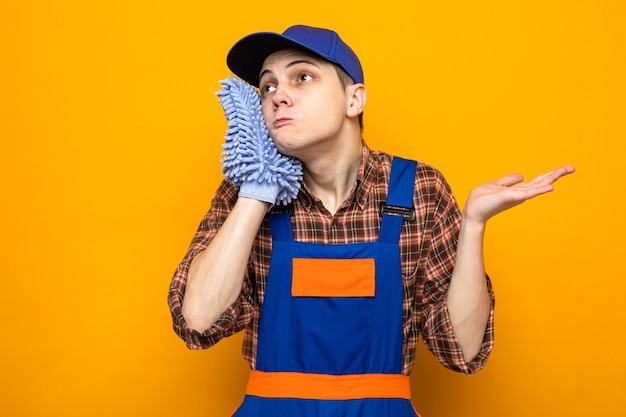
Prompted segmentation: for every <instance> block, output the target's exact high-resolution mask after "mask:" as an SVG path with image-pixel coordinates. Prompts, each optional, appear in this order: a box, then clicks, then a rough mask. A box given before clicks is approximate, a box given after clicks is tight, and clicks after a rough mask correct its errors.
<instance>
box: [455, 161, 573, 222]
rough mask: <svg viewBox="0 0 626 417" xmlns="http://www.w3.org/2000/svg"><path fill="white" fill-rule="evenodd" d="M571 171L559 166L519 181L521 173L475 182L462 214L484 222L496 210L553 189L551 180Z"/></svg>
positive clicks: (494, 213) (553, 180)
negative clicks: (526, 180)
mask: <svg viewBox="0 0 626 417" xmlns="http://www.w3.org/2000/svg"><path fill="white" fill-rule="evenodd" d="M573 172H574V167H572V166H562V167H560V168H557V169H555V170H553V171H550V172H547V173H545V174H543V175H539V176H538V177H536V178H534V179H533V180H532V181H529V182H523V181H524V177H522V175H521V174H508V175H505V176H504V177H502V178H501V179H499V180H497V181H491V182H488V183H485V184H482V185H479V186H478V187H476V188H474V189H473V190H472V191H471V192H470V194H469V196H468V197H467V201H466V203H465V210H464V215H465V217H466V218H467V219H471V220H474V221H478V222H486V221H487V220H489V219H490V218H491V217H493V216H495V215H496V214H498V213H501V212H503V211H505V210H507V209H509V208H511V207H515V206H517V205H518V204H521V203H523V202H524V201H526V200H529V199H531V198H534V197H537V196H539V195H541V194H545V193H547V192H550V191H552V190H554V186H553V183H554V182H555V181H557V180H558V179H559V178H561V177H563V176H565V175H569V174H571V173H573Z"/></svg>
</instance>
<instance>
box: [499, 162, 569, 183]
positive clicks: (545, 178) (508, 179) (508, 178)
mask: <svg viewBox="0 0 626 417" xmlns="http://www.w3.org/2000/svg"><path fill="white" fill-rule="evenodd" d="M575 171H576V169H575V168H574V167H573V166H571V165H565V166H562V167H560V168H557V169H555V170H552V171H550V172H546V173H545V174H541V175H539V176H537V177H535V178H534V179H533V180H532V181H530V182H528V185H533V186H543V185H548V184H552V183H554V182H555V181H556V180H558V179H559V178H561V177H564V176H566V175H569V174H572V173H573V172H575ZM522 181H524V177H523V176H522V175H521V174H517V173H512V174H508V175H505V176H504V177H502V178H501V179H499V180H498V181H495V183H496V184H498V185H501V186H503V187H510V186H512V185H516V184H519V183H521V182H522Z"/></svg>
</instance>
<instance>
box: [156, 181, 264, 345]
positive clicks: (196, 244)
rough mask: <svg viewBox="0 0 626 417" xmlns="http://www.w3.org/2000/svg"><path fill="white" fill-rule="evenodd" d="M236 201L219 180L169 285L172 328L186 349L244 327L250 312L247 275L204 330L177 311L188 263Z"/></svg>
mask: <svg viewBox="0 0 626 417" xmlns="http://www.w3.org/2000/svg"><path fill="white" fill-rule="evenodd" d="M236 200H237V191H236V190H235V188H234V187H233V186H232V185H231V184H229V183H227V182H222V184H221V185H220V187H219V188H218V190H217V192H216V194H215V197H214V198H213V201H212V203H211V209H210V210H209V212H208V213H207V214H206V215H205V216H204V218H203V219H202V222H201V223H200V226H199V227H198V230H197V231H196V234H195V235H194V237H193V239H192V241H191V245H190V246H189V249H188V251H187V254H186V255H185V257H184V258H183V260H182V261H181V263H180V264H179V265H178V267H177V268H176V272H175V273H174V277H173V278H172V281H171V284H170V289H169V294H168V302H169V306H170V312H171V315H172V321H173V326H174V331H175V332H176V334H178V336H179V337H180V338H181V339H183V341H184V342H185V344H186V345H187V347H188V348H189V349H207V348H209V347H211V346H213V345H214V344H216V343H217V342H218V341H220V340H221V339H223V338H224V337H227V336H231V335H233V334H235V333H237V332H238V331H240V330H242V329H244V328H245V327H246V325H247V324H248V322H249V321H250V319H251V317H252V315H253V307H252V304H253V302H252V289H251V284H250V282H251V281H250V279H249V277H248V276H246V277H245V279H244V283H243V287H242V290H241V293H240V294H239V297H238V298H237V300H236V301H235V302H234V303H233V304H232V305H231V306H230V307H228V308H227V309H226V311H225V312H224V313H222V315H221V316H220V318H219V319H218V320H217V321H216V322H215V323H214V324H213V325H212V326H211V327H210V328H209V329H207V330H205V331H204V332H199V331H196V330H194V329H191V328H189V327H188V326H187V323H186V322H185V318H184V317H183V315H182V313H181V308H182V303H183V297H184V295H185V287H186V284H187V275H188V273H189V266H190V265H191V262H192V261H193V259H194V258H195V257H196V256H197V255H198V254H199V253H200V252H202V251H203V250H204V249H205V248H206V247H207V246H208V244H209V243H210V242H211V240H212V239H213V237H214V236H215V234H216V233H217V231H218V230H219V228H220V227H221V225H222V224H223V223H224V221H225V220H226V218H227V217H228V214H229V213H230V211H231V209H232V206H233V205H234V203H235V201H236ZM248 270H250V268H248Z"/></svg>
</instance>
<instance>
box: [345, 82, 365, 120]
mask: <svg viewBox="0 0 626 417" xmlns="http://www.w3.org/2000/svg"><path fill="white" fill-rule="evenodd" d="M346 88H347V93H348V100H350V101H349V102H348V113H347V116H348V117H357V116H358V115H359V114H361V113H363V109H364V108H365V102H366V101H367V90H366V89H365V86H364V85H363V84H360V83H359V84H352V85H350V86H348V87H346Z"/></svg>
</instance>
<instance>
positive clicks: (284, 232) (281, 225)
mask: <svg viewBox="0 0 626 417" xmlns="http://www.w3.org/2000/svg"><path fill="white" fill-rule="evenodd" d="M267 217H268V219H269V222H270V232H271V234H272V240H273V241H281V242H289V241H293V231H292V229H291V215H290V213H289V211H284V212H281V213H272V214H271V215H269V216H267Z"/></svg>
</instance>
